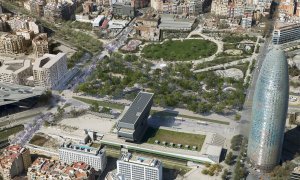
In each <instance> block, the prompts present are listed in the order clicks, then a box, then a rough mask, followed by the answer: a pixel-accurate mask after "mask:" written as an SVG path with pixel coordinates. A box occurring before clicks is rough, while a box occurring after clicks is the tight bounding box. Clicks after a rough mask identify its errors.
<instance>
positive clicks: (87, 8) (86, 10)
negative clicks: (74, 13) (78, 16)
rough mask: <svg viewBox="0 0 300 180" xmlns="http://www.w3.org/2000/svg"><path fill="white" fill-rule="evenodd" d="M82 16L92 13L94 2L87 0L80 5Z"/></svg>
mask: <svg viewBox="0 0 300 180" xmlns="http://www.w3.org/2000/svg"><path fill="white" fill-rule="evenodd" d="M82 8H83V14H90V13H92V12H93V11H94V2H93V1H92V0H88V1H85V2H83V3H82Z"/></svg>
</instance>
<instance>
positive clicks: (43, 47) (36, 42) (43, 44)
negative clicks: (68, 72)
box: [32, 33, 49, 58]
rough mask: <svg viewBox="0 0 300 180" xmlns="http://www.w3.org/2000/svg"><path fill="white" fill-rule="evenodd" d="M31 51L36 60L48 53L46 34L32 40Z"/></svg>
mask: <svg viewBox="0 0 300 180" xmlns="http://www.w3.org/2000/svg"><path fill="white" fill-rule="evenodd" d="M32 49H33V53H34V54H35V57H37V58H38V57H41V56H43V55H44V54H47V53H49V46H48V37H47V34H46V33H41V34H38V35H37V36H36V37H35V38H33V40H32Z"/></svg>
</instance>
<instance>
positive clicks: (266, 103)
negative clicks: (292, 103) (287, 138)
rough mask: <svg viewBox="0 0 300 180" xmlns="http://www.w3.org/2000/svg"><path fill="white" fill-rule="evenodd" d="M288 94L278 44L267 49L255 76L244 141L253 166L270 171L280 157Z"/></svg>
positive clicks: (285, 73)
mask: <svg viewBox="0 0 300 180" xmlns="http://www.w3.org/2000/svg"><path fill="white" fill-rule="evenodd" d="M288 96H289V78H288V64H287V60H286V57H285V54H284V52H283V51H282V50H280V49H279V48H278V47H274V48H273V49H271V50H269V51H268V53H267V55H266V58H265V60H264V62H263V64H262V68H261V71H260V74H259V76H258V79H257V83H256V87H255V92H254V97H253V105H252V117H251V118H252V121H251V129H250V134H249V141H248V151H247V154H248V158H249V160H250V162H251V163H252V165H254V167H256V168H258V169H260V170H262V171H271V170H272V169H273V168H274V167H275V166H276V165H278V163H279V161H280V157H281V151H282V143H283V137H284V127H285V122H286V115H287V108H288Z"/></svg>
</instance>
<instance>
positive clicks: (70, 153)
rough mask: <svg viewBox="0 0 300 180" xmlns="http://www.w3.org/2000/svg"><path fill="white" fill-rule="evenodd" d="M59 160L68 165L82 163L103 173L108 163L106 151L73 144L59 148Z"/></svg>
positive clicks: (66, 144)
mask: <svg viewBox="0 0 300 180" xmlns="http://www.w3.org/2000/svg"><path fill="white" fill-rule="evenodd" d="M59 159H60V160H61V161H63V162H65V163H67V164H71V163H73V162H80V161H82V162H85V163H86V164H88V165H90V166H92V167H93V168H94V169H95V170H96V171H103V170H104V169H105V167H106V161H107V159H106V152H105V150H104V149H100V148H93V147H90V146H88V145H82V144H72V143H64V144H63V145H62V146H61V147H60V148H59Z"/></svg>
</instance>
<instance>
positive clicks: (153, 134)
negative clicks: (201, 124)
mask: <svg viewBox="0 0 300 180" xmlns="http://www.w3.org/2000/svg"><path fill="white" fill-rule="evenodd" d="M145 139H146V142H147V143H150V144H159V145H163V146H168V147H173V148H183V149H190V150H197V151H200V150H201V148H202V145H203V142H204V140H205V135H201V134H190V133H184V132H177V131H169V130H165V129H156V128H150V127H149V128H148V130H147V131H146V134H145Z"/></svg>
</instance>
